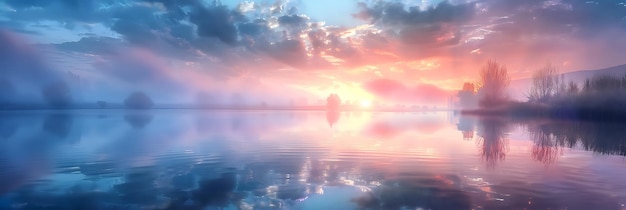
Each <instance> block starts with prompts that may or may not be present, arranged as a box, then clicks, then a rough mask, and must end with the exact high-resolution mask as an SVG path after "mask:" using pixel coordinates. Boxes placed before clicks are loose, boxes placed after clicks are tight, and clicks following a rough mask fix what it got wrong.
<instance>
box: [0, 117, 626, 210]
mask: <svg viewBox="0 0 626 210" xmlns="http://www.w3.org/2000/svg"><path fill="white" fill-rule="evenodd" d="M335 114H336V116H335ZM335 114H333V113H325V112H289V113H284V112H276V113H272V112H201V111H171V112H151V113H147V112H146V113H144V112H137V113H135V112H132V113H127V112H111V111H108V112H107V111H102V110H97V111H87V112H80V113H72V112H51V113H49V112H44V113H34V114H33V113H31V114H25V113H20V114H15V113H13V114H10V113H2V118H0V133H2V134H1V137H0V138H1V139H2V140H1V141H0V166H1V167H0V200H3V201H4V202H2V201H0V209H40V208H47V209H120V208H124V209H219V208H223V209H407V208H410V209H415V208H422V209H521V208H530V209H535V208H542V209H543V208H553V209H564V208H569V209H571V208H574V209H576V208H578V207H581V208H582V207H585V208H586V207H590V208H592V207H593V208H598V209H619V208H620V205H621V204H623V203H625V202H626V192H624V190H623V189H626V181H624V180H623V179H621V178H622V177H623V176H626V168H625V167H623V166H624V165H623V164H624V163H623V161H622V159H598V158H601V157H598V156H594V155H591V154H592V152H593V153H600V154H605V155H606V156H605V157H608V158H610V157H612V156H613V155H623V154H624V145H625V141H624V138H623V136H624V135H622V134H624V133H623V132H626V129H625V128H626V127H625V126H624V125H611V124H606V125H605V124H602V125H601V124H586V123H571V122H543V121H542V122H524V123H519V122H517V123H511V122H510V121H509V120H506V119H498V118H461V119H459V121H457V122H454V123H453V124H447V123H448V122H449V121H448V119H446V117H445V114H444V115H441V114H437V113H365V112H364V113H342V114H344V115H343V116H341V120H339V115H340V113H335ZM100 116H108V117H105V118H101V117H100ZM463 117H465V116H463ZM329 124H330V125H331V126H332V128H331V127H329V126H328V125H329ZM129 125H130V126H129ZM522 128H523V129H522ZM459 133H461V134H462V136H460V135H459ZM474 133H475V134H476V136H473V135H474ZM519 133H522V134H524V135H526V136H527V137H523V136H524V135H521V136H522V137H520V135H519ZM520 138H521V139H522V140H519V139H520ZM470 139H472V140H474V141H467V140H470ZM563 148H571V149H568V150H564V149H563ZM586 150H590V151H591V152H587V151H586ZM567 154H570V156H569V158H563V156H567ZM559 157H561V158H559ZM572 157H575V159H572ZM545 164H549V165H551V167H549V168H548V167H538V166H543V165H545ZM482 165H487V166H488V167H486V168H485V167H479V166H482ZM609 180H610V181H609ZM583 198H593V199H594V200H593V201H589V202H588V203H591V204H585V203H580V200H584V199H583Z"/></svg>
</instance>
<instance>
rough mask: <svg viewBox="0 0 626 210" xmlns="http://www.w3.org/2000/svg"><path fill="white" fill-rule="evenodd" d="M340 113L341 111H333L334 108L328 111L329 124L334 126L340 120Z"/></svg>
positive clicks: (327, 119)
mask: <svg viewBox="0 0 626 210" xmlns="http://www.w3.org/2000/svg"><path fill="white" fill-rule="evenodd" d="M339 115H340V112H339V111H333V110H329V111H326V121H327V122H328V125H329V126H330V127H333V125H334V124H335V123H337V121H339Z"/></svg>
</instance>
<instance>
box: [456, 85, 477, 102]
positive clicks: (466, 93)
mask: <svg viewBox="0 0 626 210" xmlns="http://www.w3.org/2000/svg"><path fill="white" fill-rule="evenodd" d="M457 96H458V97H459V105H460V107H461V108H475V107H476V105H477V100H476V91H475V89H474V84H472V83H465V84H463V90H461V91H459V92H458V94H457Z"/></svg>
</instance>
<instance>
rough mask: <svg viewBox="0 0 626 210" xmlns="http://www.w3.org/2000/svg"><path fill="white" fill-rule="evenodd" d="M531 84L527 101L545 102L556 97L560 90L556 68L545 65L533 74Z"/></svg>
mask: <svg viewBox="0 0 626 210" xmlns="http://www.w3.org/2000/svg"><path fill="white" fill-rule="evenodd" d="M532 79H533V83H532V86H531V87H530V91H529V93H528V100H529V101H532V102H546V101H547V100H548V99H550V98H551V97H552V96H554V95H556V94H557V93H558V92H559V89H560V88H561V85H560V84H559V83H561V80H559V71H558V69H557V68H556V66H554V65H552V64H546V65H545V66H544V67H542V68H540V69H538V70H537V71H535V73H533V77H532Z"/></svg>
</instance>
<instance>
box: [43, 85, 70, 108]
mask: <svg viewBox="0 0 626 210" xmlns="http://www.w3.org/2000/svg"><path fill="white" fill-rule="evenodd" d="M41 94H42V96H43V98H44V99H45V100H46V102H48V104H49V105H51V106H55V107H64V106H69V105H70V104H71V103H72V92H71V91H70V87H69V86H68V85H67V83H65V82H55V83H52V84H49V85H46V86H45V87H43V88H42V90H41Z"/></svg>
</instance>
